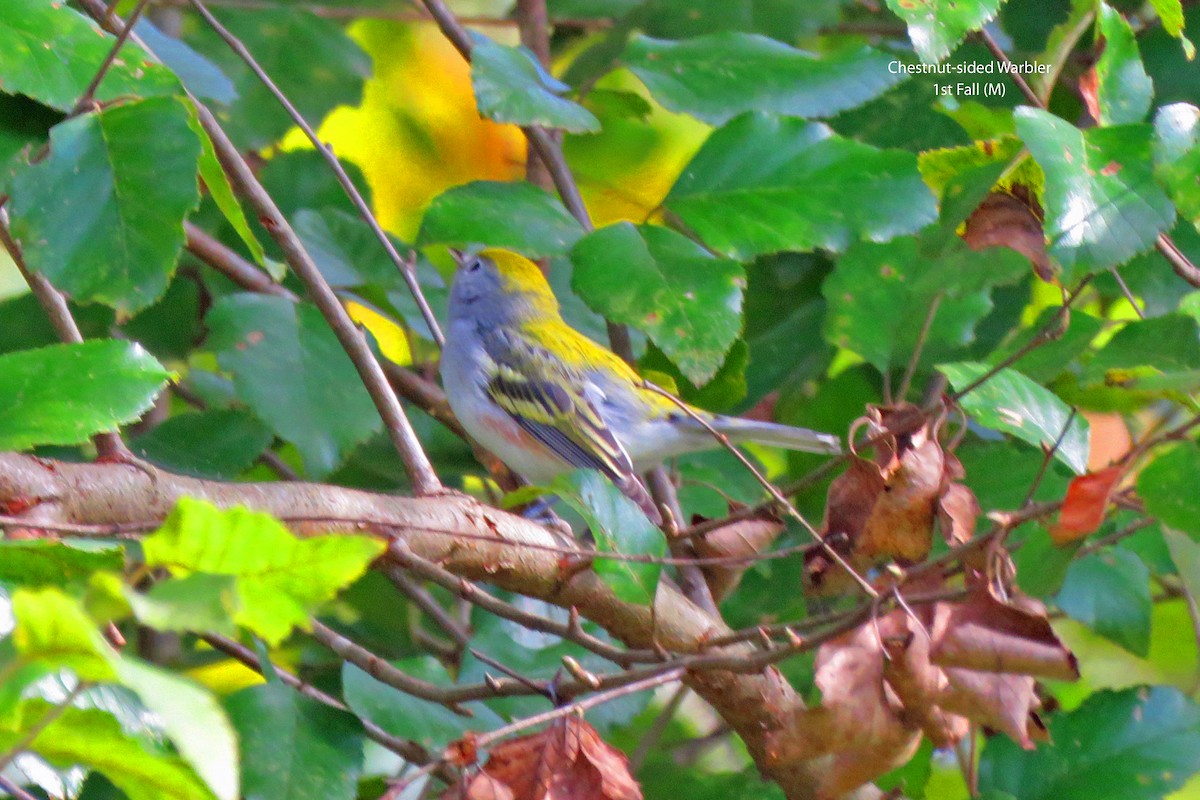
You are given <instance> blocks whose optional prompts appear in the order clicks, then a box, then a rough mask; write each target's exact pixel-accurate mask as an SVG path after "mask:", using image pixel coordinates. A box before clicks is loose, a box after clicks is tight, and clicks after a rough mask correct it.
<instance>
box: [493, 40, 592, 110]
mask: <svg viewBox="0 0 1200 800" xmlns="http://www.w3.org/2000/svg"><path fill="white" fill-rule="evenodd" d="M472 40H473V41H474V42H475V46H474V47H473V48H472V49H471V86H472V87H473V88H474V90H475V103H476V105H478V106H479V113H480V114H482V115H483V116H485V117H487V118H488V119H494V120H495V121H496V122H511V123H513V124H515V125H541V126H543V127H547V128H561V129H563V130H566V131H570V132H571V133H595V132H596V131H598V130H600V120H598V119H596V117H595V116H593V114H592V112H590V111H588V110H587V109H586V108H584V107H583V106H581V105H579V104H578V103H575V102H573V101H571V100H567V99H566V98H564V97H561V95H562V94H564V93H565V92H566V91H567V90H568V89H570V87H569V86H567V84H565V83H563V82H562V81H560V80H558V79H557V78H555V77H554V76H552V75H551V74H550V73H548V72H547V71H546V69H545V68H544V67H543V66H542V65H541V63H540V62H539V61H538V59H537V56H535V55H534V54H533V53H531V52H530V51H529V49H528V48H526V47H524V46H519V47H506V46H505V45H502V44H499V43H497V42H495V41H493V40H492V39H489V38H488V37H486V36H482V35H480V34H473V35H472Z"/></svg>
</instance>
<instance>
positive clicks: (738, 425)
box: [709, 415, 842, 455]
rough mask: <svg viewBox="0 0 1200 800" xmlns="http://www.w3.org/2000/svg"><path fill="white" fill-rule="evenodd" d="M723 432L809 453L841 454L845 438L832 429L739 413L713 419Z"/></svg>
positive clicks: (736, 439)
mask: <svg viewBox="0 0 1200 800" xmlns="http://www.w3.org/2000/svg"><path fill="white" fill-rule="evenodd" d="M709 424H711V425H712V426H713V428H714V429H715V430H717V431H718V432H719V433H723V434H724V435H726V436H728V437H729V440H730V441H731V442H733V443H734V444H737V443H739V442H758V443H759V444H766V445H772V446H774V447H783V448H786V449H788V450H803V451H804V452H806V453H823V454H826V455H838V454H840V453H841V452H842V443H841V440H840V439H838V438H837V437H836V436H832V435H830V434H828V433H819V432H818V431H810V430H808V429H807V428H794V427H792V426H791V425H779V424H778V423H775V422H760V421H758V420H753V419H740V418H738V417H726V416H720V415H717V416H714V417H713V418H712V420H711V421H710V423H709Z"/></svg>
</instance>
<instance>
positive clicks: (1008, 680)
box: [937, 667, 1040, 750]
mask: <svg viewBox="0 0 1200 800" xmlns="http://www.w3.org/2000/svg"><path fill="white" fill-rule="evenodd" d="M943 672H944V673H945V675H946V679H947V681H948V686H947V687H946V688H945V689H944V690H943V691H942V692H941V693H940V694H939V695H938V699H937V702H938V705H940V706H941V707H942V708H944V709H945V710H946V711H949V712H952V713H955V714H961V715H962V716H964V717H966V718H968V719H970V720H971V721H972V722H977V723H979V724H980V725H986V726H988V727H990V728H995V729H996V730H998V731H1001V732H1003V733H1006V734H1008V736H1009V737H1010V738H1011V739H1012V740H1013V741H1014V742H1016V743H1017V744H1019V745H1021V747H1023V748H1025V749H1026V750H1030V749H1032V748H1033V741H1032V738H1031V736H1030V730H1029V726H1030V724H1031V722H1030V720H1031V717H1032V715H1033V712H1034V711H1036V710H1037V708H1038V707H1039V706H1040V703H1039V702H1038V699H1037V695H1036V694H1035V693H1034V681H1033V678H1031V677H1029V676H1028V675H1014V674H1011V673H1000V672H976V671H975V670H970V669H956V668H953V667H948V668H946V669H945V670H943ZM1034 724H1036V723H1034Z"/></svg>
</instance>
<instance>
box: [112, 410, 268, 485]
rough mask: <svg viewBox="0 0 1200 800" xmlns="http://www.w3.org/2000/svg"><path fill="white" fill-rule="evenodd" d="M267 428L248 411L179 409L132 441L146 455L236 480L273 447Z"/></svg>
mask: <svg viewBox="0 0 1200 800" xmlns="http://www.w3.org/2000/svg"><path fill="white" fill-rule="evenodd" d="M272 438H273V437H272V435H271V432H270V431H269V430H267V427H266V426H265V425H263V424H262V423H261V422H259V421H258V420H257V419H255V418H254V417H252V416H251V415H249V414H247V413H246V412H244V411H236V410H227V409H216V410H213V411H201V412H198V413H195V414H179V415H177V416H174V417H171V418H170V419H168V420H167V421H166V422H164V423H162V424H161V425H159V426H157V427H155V428H153V429H151V430H150V431H148V432H147V433H144V434H142V435H141V436H138V437H136V438H134V439H132V440H130V442H129V447H130V449H131V450H133V452H134V453H136V454H137V455H139V456H141V457H142V458H145V459H147V460H148V461H152V462H154V463H155V464H158V465H159V466H161V467H165V468H166V469H169V470H172V471H173V472H180V473H184V474H187V475H195V476H197V477H201V478H223V479H225V480H232V479H233V478H236V477H237V476H238V475H240V474H242V472H244V471H245V470H246V469H248V468H249V467H250V466H251V465H252V464H253V463H254V462H255V460H256V459H257V458H258V457H259V456H260V455H262V452H263V451H264V450H266V449H267V447H269V446H270V444H271V440H272Z"/></svg>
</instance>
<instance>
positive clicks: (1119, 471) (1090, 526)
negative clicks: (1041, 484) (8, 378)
mask: <svg viewBox="0 0 1200 800" xmlns="http://www.w3.org/2000/svg"><path fill="white" fill-rule="evenodd" d="M1124 473H1125V470H1124V469H1123V468H1122V467H1107V468H1105V469H1102V470H1100V471H1098V472H1089V473H1088V474H1086V475H1080V476H1078V477H1076V478H1072V479H1071V483H1070V485H1069V486H1067V498H1066V500H1064V501H1063V507H1062V511H1060V512H1059V514H1058V522H1056V523H1054V524H1053V525H1052V526H1050V538H1051V539H1053V540H1054V543H1055V544H1056V545H1059V546H1060V547H1061V546H1062V545H1064V544H1069V543H1071V542H1074V541H1076V540H1078V539H1082V538H1083V537H1085V536H1087V535H1088V534H1089V533H1091V532H1092V531H1094V530H1096V529H1097V528H1099V527H1100V523H1101V522H1103V521H1104V512H1105V511H1106V510H1107V509H1108V499H1109V497H1111V496H1112V493H1113V489H1115V488H1116V486H1117V483H1119V482H1120V480H1121V476H1122V475H1123V474H1124Z"/></svg>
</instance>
